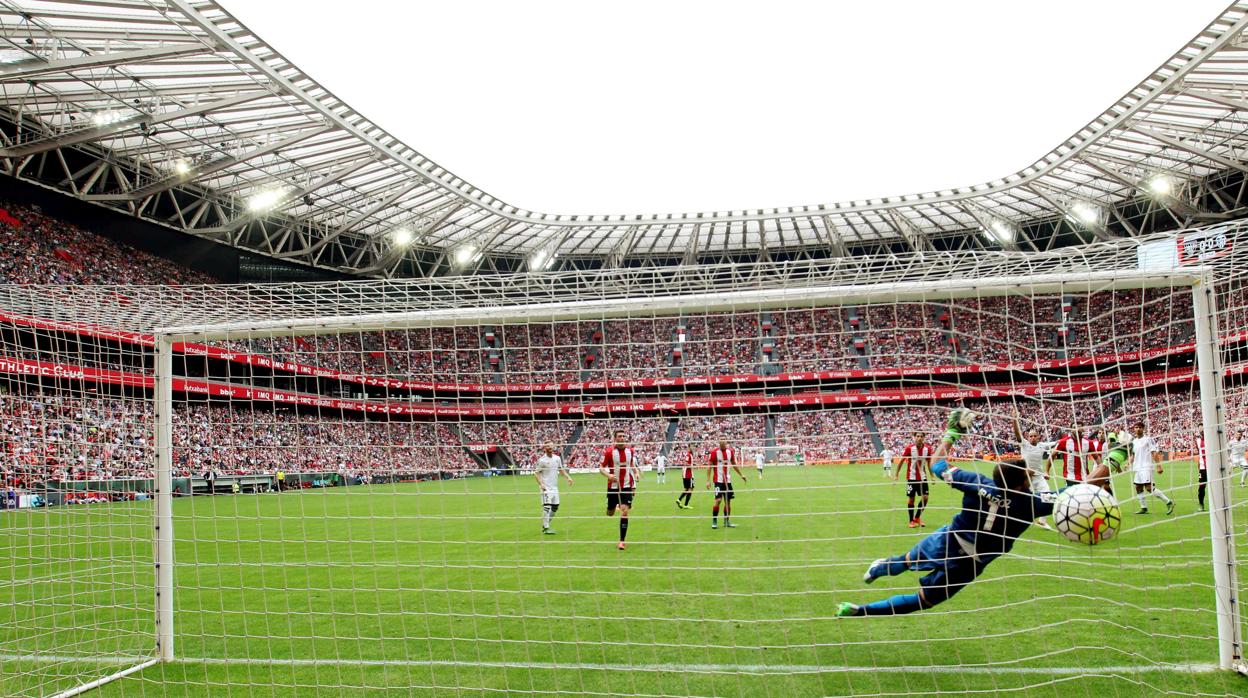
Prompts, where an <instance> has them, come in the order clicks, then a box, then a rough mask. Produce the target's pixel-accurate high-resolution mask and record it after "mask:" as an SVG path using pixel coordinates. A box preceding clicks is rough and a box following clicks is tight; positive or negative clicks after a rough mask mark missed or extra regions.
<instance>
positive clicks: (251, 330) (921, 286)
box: [155, 267, 1208, 342]
mask: <svg viewBox="0 0 1248 698" xmlns="http://www.w3.org/2000/svg"><path fill="white" fill-rule="evenodd" d="M1207 274H1208V269H1206V268H1204V267H1189V268H1184V269H1174V270H1158V269H1145V270H1140V269H1134V270H1112V271H1080V272H1063V273H1047V274H1037V275H1033V276H1021V277H1020V276H1013V277H989V278H983V279H974V280H966V279H942V280H935V281H910V282H894V283H883V284H870V285H864V284H856V285H830V286H813V287H799V288H774V289H748V290H741V291H724V292H720V293H696V294H688V295H668V296H652V297H644V298H626V299H595V300H586V301H564V302H557V303H535V304H515V305H497V306H479V307H472V308H445V309H438V310H420V311H415V312H396V313H380V314H365V315H358V316H349V315H340V316H334V317H323V318H308V319H300V320H296V321H283V320H268V321H262V322H254V323H248V322H235V323H223V324H205V325H181V326H172V327H165V328H161V329H158V330H156V332H155V334H156V335H158V336H164V337H165V338H167V340H168V341H174V342H178V341H204V340H221V339H229V338H236V337H239V336H246V337H249V338H263V337H274V336H279V335H280V336H292V335H302V334H313V333H318V332H335V331H337V332H342V331H352V332H376V331H384V330H393V329H412V328H419V327H446V326H454V325H473V324H480V323H483V322H486V323H496V324H506V323H513V322H514V323H524V322H551V321H557V320H567V319H574V318H583V317H585V316H587V315H590V316H594V317H601V318H604V319H605V318H612V317H645V316H657V315H661V314H664V313H668V314H670V313H680V312H682V311H697V312H731V311H735V310H741V309H752V310H766V309H773V308H783V307H790V306H793V305H794V304H818V305H821V306H843V305H860V304H863V305H865V304H869V303H899V302H906V301H924V300H933V299H938V298H939V299H956V298H973V297H977V296H999V295H1007V294H1009V293H1011V292H1016V291H1017V292H1026V293H1029V294H1035V293H1055V292H1069V293H1091V292H1095V291H1101V290H1111V289H1116V290H1125V289H1139V288H1157V287H1162V286H1177V285H1188V286H1190V285H1195V284H1196V283H1199V282H1200V281H1201V279H1203V278H1206V277H1207Z"/></svg>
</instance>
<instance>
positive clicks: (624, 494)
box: [607, 487, 637, 509]
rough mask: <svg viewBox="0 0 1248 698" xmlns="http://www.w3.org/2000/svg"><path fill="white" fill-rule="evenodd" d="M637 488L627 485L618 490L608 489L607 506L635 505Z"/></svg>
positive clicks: (609, 507) (610, 507) (612, 507)
mask: <svg viewBox="0 0 1248 698" xmlns="http://www.w3.org/2000/svg"><path fill="white" fill-rule="evenodd" d="M636 491H637V490H636V489H634V488H632V487H625V488H623V489H618V490H607V508H608V509H614V508H616V507H617V506H619V505H621V504H623V505H624V506H628V507H631V506H632V505H633V494H634V493H635V492H636Z"/></svg>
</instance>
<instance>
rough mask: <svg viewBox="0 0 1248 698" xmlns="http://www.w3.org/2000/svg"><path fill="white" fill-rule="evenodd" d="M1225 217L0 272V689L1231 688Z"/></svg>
mask: <svg viewBox="0 0 1248 698" xmlns="http://www.w3.org/2000/svg"><path fill="white" fill-rule="evenodd" d="M1209 240H1212V241H1213V242H1206V244H1204V245H1203V246H1201V245H1197V244H1196V243H1198V242H1200V241H1209ZM1244 245H1248V239H1245V237H1244V236H1243V235H1242V233H1241V228H1240V227H1239V226H1222V227H1219V228H1218V229H1216V230H1213V231H1193V232H1187V233H1182V234H1178V235H1174V236H1166V237H1164V238H1158V239H1153V240H1149V241H1142V242H1141V241H1136V240H1129V241H1116V242H1112V243H1100V244H1097V245H1092V246H1087V247H1081V248H1072V249H1065V250H1060V251H1054V252H1049V253H1041V254H1033V255H1021V254H984V253H924V254H915V255H911V256H895V257H889V258H880V259H867V260H863V259H858V260H839V261H828V262H817V263H814V262H789V263H770V264H760V265H753V266H751V265H731V266H728V265H725V266H722V267H714V266H708V267H698V268H687V269H666V270H664V269H649V270H641V269H632V270H630V269H623V270H613V271H599V272H559V273H544V274H531V275H517V276H514V277H482V278H475V277H473V278H469V277H463V278H448V279H443V280H433V281H426V282H419V283H417V282H411V283H399V282H351V283H326V284H303V285H289V286H287V285H259V286H206V287H85V286H84V287H73V288H46V287H45V288H35V287H0V330H2V332H0V405H2V409H0V435H2V437H3V441H2V444H3V460H2V461H0V468H2V471H0V472H2V474H3V477H4V483H3V485H4V491H3V499H2V500H0V501H2V503H3V509H4V510H3V511H0V559H4V560H5V561H6V562H5V565H4V567H5V571H4V572H0V575H3V584H2V585H0V594H2V595H3V602H4V603H3V605H4V608H5V609H7V610H5V612H4V613H3V614H0V686H3V690H2V691H0V692H3V693H5V694H14V695H24V696H49V695H72V694H74V693H78V692H83V691H86V690H90V689H97V690H98V691H99V692H100V694H101V695H151V696H166V695H168V696H173V695H185V694H210V693H216V692H222V693H226V694H229V695H235V694H237V695H252V694H257V695H260V694H263V695H269V694H276V693H278V692H281V693H285V694H291V695H304V694H307V695H344V694H351V695H355V694H358V695H365V694H369V693H370V692H376V693H379V694H380V693H385V692H406V693H410V694H422V695H426V694H427V695H468V694H471V695H477V694H495V693H498V694H507V695H512V694H515V695H524V694H533V695H552V694H553V695H630V696H655V695H740V696H753V695H781V694H792V695H813V694H821V695H826V694H831V695H851V694H852V695H910V694H915V695H927V694H932V693H942V692H943V693H955V692H976V693H986V694H1002V695H1015V694H1019V693H1020V692H1023V691H1028V690H1040V689H1043V690H1044V691H1046V692H1048V693H1051V694H1053V695H1063V696H1064V695H1086V696H1101V695H1128V694H1135V693H1138V692H1162V693H1176V694H1203V693H1219V694H1220V693H1237V692H1241V691H1242V690H1244V688H1245V685H1244V684H1241V683H1238V681H1239V678H1238V677H1237V676H1236V675H1235V673H1234V672H1233V671H1230V670H1231V669H1233V668H1235V666H1236V665H1237V663H1238V662H1239V660H1240V656H1241V645H1240V632H1241V628H1240V614H1239V609H1238V606H1237V599H1238V597H1239V594H1238V591H1239V581H1238V578H1237V575H1236V562H1235V560H1236V550H1235V547H1236V545H1237V544H1238V543H1240V542H1242V536H1237V535H1235V533H1236V532H1235V530H1234V528H1233V527H1232V514H1233V513H1234V511H1235V510H1236V509H1238V508H1240V507H1242V506H1243V503H1244V502H1245V501H1248V500H1246V499H1245V496H1244V495H1243V494H1241V493H1242V492H1244V491H1245V490H1243V489H1240V488H1239V487H1237V485H1243V484H1245V481H1246V478H1245V473H1248V469H1245V465H1244V462H1243V454H1244V449H1245V446H1248V436H1246V435H1245V432H1246V431H1248V394H1245V390H1244V384H1243V371H1244V367H1245V366H1246V365H1248V352H1246V351H1245V345H1246V344H1248V297H1245V291H1244V276H1243V274H1242V272H1241V271H1240V270H1242V269H1243V268H1245V266H1244V261H1245V258H1248V252H1244V251H1241V248H1242V247H1243V246H1244ZM1193 250H1198V252H1193ZM955 408H960V409H963V410H971V411H973V412H975V413H977V414H979V415H980V416H979V418H978V419H977V420H975V423H974V424H973V425H971V426H968V427H966V428H963V429H961V431H962V432H965V433H964V434H959V438H957V439H956V440H955V441H954V443H952V445H951V450H950V451H949V453H948V458H947V460H948V461H949V462H950V463H951V464H952V466H953V467H955V468H956V469H957V472H958V473H960V475H956V476H955V475H954V474H952V473H951V471H950V470H949V469H948V468H945V467H943V466H942V467H936V468H935V469H936V470H937V472H935V473H933V469H934V467H935V466H937V461H938V460H940V458H939V455H940V454H939V453H937V451H936V449H938V448H943V447H942V443H943V442H944V441H945V440H946V436H947V434H948V425H947V419H948V416H949V414H950V412H951V411H952V410H954V409H955ZM1124 432H1129V433H1130V434H1131V438H1130V443H1131V445H1130V447H1127V448H1126V450H1125V451H1124V453H1125V460H1123V459H1118V460H1115V457H1113V456H1111V451H1112V450H1113V448H1114V446H1115V445H1117V444H1120V443H1123V442H1124V439H1123V437H1122V436H1120V435H1121V434H1123V433H1124ZM942 453H943V452H942ZM1024 457H1025V459H1026V463H1027V465H1028V467H1030V468H1032V470H1033V471H1034V472H1031V473H1030V474H1029V476H1028V482H1027V485H1026V487H1023V486H1021V485H1020V486H1019V489H1018V490H1016V491H1013V492H1014V494H1013V499H1012V500H1011V501H1022V500H1025V499H1026V500H1028V501H1030V499H1029V495H1025V494H1023V490H1032V491H1040V490H1051V491H1052V492H1056V491H1058V490H1061V489H1063V488H1065V487H1066V486H1067V485H1070V484H1074V483H1078V482H1082V481H1086V480H1089V479H1091V478H1092V477H1093V473H1094V472H1095V471H1096V470H1097V469H1098V468H1099V467H1101V466H1106V467H1107V468H1108V469H1109V470H1110V478H1109V481H1108V483H1107V489H1111V490H1112V492H1113V495H1114V496H1115V497H1116V500H1117V502H1118V503H1119V507H1120V509H1121V512H1122V513H1121V517H1122V523H1121V525H1120V526H1119V527H1118V529H1117V530H1116V531H1115V535H1114V536H1113V537H1112V538H1109V539H1107V540H1104V541H1102V542H1099V543H1098V544H1096V545H1086V544H1082V543H1078V542H1074V541H1071V540H1068V539H1066V538H1065V537H1063V536H1062V535H1060V534H1059V533H1058V532H1056V531H1054V530H1052V529H1053V526H1054V522H1053V520H1052V518H1051V517H1049V516H1047V512H1044V511H1034V510H1029V511H1030V512H1031V513H1032V514H1035V515H1034V516H1030V515H1029V516H1027V517H1026V518H1025V519H1023V518H1020V516H1021V514H1020V513H1019V511H1018V508H1019V505H1017V504H1016V505H1015V507H1014V508H1011V507H1010V506H1009V503H1008V502H1006V501H1004V499H1006V498H1002V500H1001V501H995V502H994V507H995V508H993V509H992V511H993V512H994V514H993V516H995V515H996V512H998V511H999V510H1000V511H1003V512H1004V517H1005V519H1007V520H1009V521H1010V522H1011V523H1010V524H1009V526H1008V527H1007V528H1006V529H1005V530H1008V531H1009V535H1008V536H1007V535H1005V534H1003V533H1002V534H1000V535H997V533H998V532H999V531H1001V530H1002V529H1000V528H999V527H998V528H993V524H992V523H990V522H988V521H987V520H986V518H985V517H986V516H987V515H988V514H987V508H985V509H983V510H982V511H981V514H982V516H980V518H976V519H975V521H976V526H979V525H980V524H982V528H983V530H985V531H988V533H984V534H982V535H981V536H980V537H979V539H978V540H979V541H980V543H978V544H977V543H974V542H971V543H970V548H969V549H968V548H967V547H965V546H966V543H967V540H968V538H973V537H974V536H972V535H971V534H970V533H968V532H967V531H965V530H961V531H960V529H958V526H959V524H957V523H955V524H953V530H947V529H944V528H942V527H943V526H946V525H947V524H950V522H951V521H957V519H955V515H958V514H959V512H961V511H962V510H963V508H964V507H965V506H970V505H968V504H967V501H968V498H970V499H971V500H974V501H980V498H981V495H979V494H976V493H975V492H974V491H973V490H975V487H972V486H971V485H967V484H966V483H967V482H978V483H980V485H977V486H976V487H979V486H982V487H984V488H991V487H993V486H994V485H993V482H994V481H993V480H992V477H993V474H994V471H995V470H996V468H997V464H999V463H1002V462H1013V460H1012V459H1016V458H1024ZM773 466H775V467H773ZM779 466H783V467H779ZM1003 472H1004V471H1003ZM980 476H982V479H978V480H965V482H964V481H962V480H958V478H959V477H963V478H979V477H980ZM949 481H952V482H953V483H954V484H958V485H959V488H955V487H954V486H952V485H951V484H950V482H949ZM985 483H986V484H985ZM987 491H988V490H985V492H987ZM990 494H991V493H989V494H985V495H983V497H988V496H989V495H990ZM1051 499H1052V497H1051V496H1040V495H1037V496H1036V498H1035V501H1043V502H1050V501H1051ZM1033 518H1034V519H1035V522H1034V523H1032V519H1033ZM963 521H964V520H963ZM977 530H979V529H978V528H977ZM959 532H960V533H962V534H964V535H961V536H959ZM994 535H995V536H996V537H995V538H993V536H994ZM1015 538H1017V540H1016V542H1015ZM1007 539H1008V544H1004V543H1003V541H1006V540H1007ZM1011 545H1012V550H1010V551H1009V552H1008V553H1007V554H1004V555H1001V556H1000V557H999V559H998V556H997V553H999V552H1002V550H1003V549H1004V548H1008V547H1010V546H1011ZM1003 546H1004V547H1003ZM908 555H909V556H911V557H907V556H908ZM890 557H891V558H893V562H891V563H890V562H886V563H883V566H882V567H881V566H880V565H874V564H873V561H876V560H878V559H881V558H883V559H886V560H887V559H888V558H890ZM864 576H865V577H871V583H870V584H869V585H868V584H867V583H866V579H865V577H864ZM911 597H913V598H911ZM881 609H886V610H887V612H884V613H881V612H880V610H881ZM860 614H867V615H866V617H860Z"/></svg>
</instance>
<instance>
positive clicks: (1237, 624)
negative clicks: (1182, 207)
mask: <svg viewBox="0 0 1248 698" xmlns="http://www.w3.org/2000/svg"><path fill="white" fill-rule="evenodd" d="M1213 279H1214V275H1213V271H1212V269H1210V268H1208V267H1189V268H1176V269H1126V270H1117V271H1100V272H1089V271H1086V270H1084V271H1071V272H1057V273H1045V274H1037V275H1029V276H1016V277H987V278H979V279H969V280H954V279H946V280H926V281H915V282H882V283H879V284H867V285H864V284H855V285H827V286H813V287H798V288H770V289H750V290H736V291H726V292H723V293H714V294H712V293H696V294H687V295H670V296H651V297H637V298H627V299H594V300H585V301H565V302H550V303H534V304H516V305H495V306H480V307H471V308H449V309H440V310H422V311H415V312H399V313H385V314H371V315H359V316H333V317H322V318H312V319H299V320H291V321H262V322H255V323H245V322H244V323H240V322H235V323H224V324H204V325H182V326H171V327H165V328H160V329H157V330H156V331H155V332H154V338H155V344H156V362H155V368H156V380H155V391H154V400H155V408H156V409H155V415H156V425H155V428H156V439H155V442H156V479H155V482H156V493H155V503H156V507H155V521H154V531H153V543H154V549H155V569H156V573H157V574H156V588H155V590H154V592H155V595H156V609H157V614H156V626H155V627H156V638H155V639H156V648H157V654H158V656H157V661H161V662H171V661H175V660H176V656H177V655H176V653H175V645H174V624H175V622H176V618H175V615H174V595H175V594H176V593H177V586H176V575H175V560H174V540H175V531H174V521H173V514H172V502H173V478H172V473H173V446H174V444H173V440H172V438H173V437H172V418H173V390H172V388H173V380H174V377H173V373H172V369H173V356H174V351H173V348H174V345H175V344H176V343H181V342H205V341H213V340H224V339H229V338H232V337H237V336H240V335H246V336H247V337H249V338H263V337H274V336H300V335H308V334H315V333H333V332H370V331H384V330H400V329H410V328H417V327H447V326H458V325H470V324H471V325H475V324H481V323H484V322H487V321H488V322H489V323H490V324H505V323H510V322H521V323H522V322H535V321H541V322H550V321H555V320H566V319H583V317H585V316H586V315H591V316H593V317H595V318H610V317H622V316H627V317H644V316H648V315H659V314H666V313H678V312H681V311H697V312H717V311H732V310H739V309H747V308H748V309H753V310H760V309H769V308H773V309H774V308H782V307H792V306H795V305H802V304H809V305H818V306H821V307H822V306H827V307H832V306H841V305H850V304H853V305H861V304H869V303H882V302H903V301H924V300H934V299H937V298H939V299H945V300H948V299H955V298H967V297H980V296H984V295H1006V294H1008V293H1010V292H1012V291H1018V290H1023V291H1024V292H1026V293H1028V294H1035V293H1054V292H1075V293H1090V292H1094V291H1106V290H1126V289H1138V288H1155V287H1170V288H1179V287H1182V286H1186V287H1189V288H1190V289H1191V292H1192V307H1193V323H1194V325H1195V329H1196V361H1197V366H1196V368H1197V371H1198V372H1199V377H1200V378H1199V386H1200V404H1201V413H1202V419H1203V423H1204V427H1203V428H1204V438H1205V443H1206V444H1208V445H1209V446H1208V448H1207V449H1206V451H1207V453H1208V470H1209V472H1210V474H1211V477H1210V478H1209V492H1210V503H1211V507H1210V510H1209V525H1210V534H1211V540H1212V548H1213V557H1212V561H1213V582H1214V584H1213V586H1214V597H1215V598H1214V602H1215V604H1216V613H1217V632H1218V647H1219V658H1218V666H1219V667H1221V668H1222V669H1228V670H1230V669H1234V670H1239V671H1241V672H1245V664H1244V661H1243V645H1242V618H1241V611H1240V606H1239V600H1238V597H1237V593H1236V590H1237V589H1238V579H1237V570H1236V568H1235V564H1236V563H1235V551H1234V548H1233V541H1232V538H1231V532H1232V531H1233V522H1232V516H1231V507H1230V501H1231V498H1230V473H1229V471H1228V466H1229V462H1228V459H1227V458H1225V448H1226V428H1225V425H1224V424H1222V423H1221V421H1220V420H1221V418H1222V417H1223V415H1225V412H1226V411H1225V406H1224V404H1223V398H1222V392H1223V391H1222V380H1221V378H1222V367H1221V359H1220V355H1219V352H1218V350H1217V337H1218V331H1217V330H1218V328H1217V315H1216V314H1217V307H1216V299H1215V295H1214V285H1213ZM128 671H130V670H127V672H128ZM122 675H123V673H122V672H119V673H118V674H115V675H113V676H112V677H107V678H106V679H103V680H101V681H98V682H95V685H102V683H106V682H107V681H108V680H113V679H115V678H120V677H121V676H122Z"/></svg>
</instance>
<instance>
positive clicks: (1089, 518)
mask: <svg viewBox="0 0 1248 698" xmlns="http://www.w3.org/2000/svg"><path fill="white" fill-rule="evenodd" d="M1053 525H1054V527H1055V528H1056V529H1057V530H1058V532H1059V533H1061V534H1062V535H1063V536H1066V537H1067V538H1069V539H1070V540H1073V541H1075V542H1077V543H1085V544H1087V545H1096V544H1097V543H1101V542H1103V541H1107V540H1109V539H1110V538H1113V537H1114V536H1115V535H1117V534H1118V529H1119V528H1121V527H1122V510H1121V509H1119V508H1118V500H1116V499H1114V495H1112V494H1110V493H1109V492H1107V491H1106V490H1104V489H1102V488H1100V487H1097V486H1096V485H1089V484H1087V483H1084V484H1079V485H1074V486H1072V487H1067V488H1066V489H1064V490H1062V491H1061V493H1060V494H1058V495H1057V501H1056V502H1055V503H1054V505H1053Z"/></svg>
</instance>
